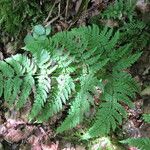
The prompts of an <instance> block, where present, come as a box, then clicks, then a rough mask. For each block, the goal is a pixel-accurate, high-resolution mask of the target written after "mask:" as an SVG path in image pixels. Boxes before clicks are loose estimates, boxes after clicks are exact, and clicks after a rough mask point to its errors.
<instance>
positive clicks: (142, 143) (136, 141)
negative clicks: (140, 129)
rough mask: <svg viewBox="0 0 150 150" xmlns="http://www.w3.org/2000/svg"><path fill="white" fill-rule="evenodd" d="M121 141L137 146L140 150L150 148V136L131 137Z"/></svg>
mask: <svg viewBox="0 0 150 150" xmlns="http://www.w3.org/2000/svg"><path fill="white" fill-rule="evenodd" d="M120 142H121V143H123V144H129V145H131V146H134V147H137V148H139V149H140V150H149V146H150V138H129V139H126V140H123V141H120Z"/></svg>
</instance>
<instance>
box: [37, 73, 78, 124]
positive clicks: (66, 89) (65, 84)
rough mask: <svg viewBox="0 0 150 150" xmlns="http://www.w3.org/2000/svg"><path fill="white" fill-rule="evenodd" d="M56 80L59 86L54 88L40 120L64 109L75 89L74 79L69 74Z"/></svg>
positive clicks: (46, 118)
mask: <svg viewBox="0 0 150 150" xmlns="http://www.w3.org/2000/svg"><path fill="white" fill-rule="evenodd" d="M56 80H57V84H58V87H57V88H56V89H55V90H54V89H53V90H52V93H51V94H52V95H51V96H50V97H49V100H48V101H47V103H46V104H45V107H44V108H43V110H42V111H41V112H42V113H41V115H40V116H39V117H38V118H37V120H38V121H39V122H41V121H44V120H48V119H49V117H52V116H53V115H54V114H56V113H57V112H59V111H60V110H62V108H63V104H66V102H67V101H68V100H69V97H70V96H71V94H72V92H73V91H75V84H74V81H73V79H72V78H71V77H70V76H69V75H68V74H66V75H60V76H59V77H58V78H57V79H56Z"/></svg>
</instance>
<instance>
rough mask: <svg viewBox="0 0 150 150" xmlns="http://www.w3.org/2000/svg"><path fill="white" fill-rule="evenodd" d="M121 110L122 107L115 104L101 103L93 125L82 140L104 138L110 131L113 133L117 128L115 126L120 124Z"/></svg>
mask: <svg viewBox="0 0 150 150" xmlns="http://www.w3.org/2000/svg"><path fill="white" fill-rule="evenodd" d="M118 106H119V107H118ZM120 107H121V109H120ZM122 110H123V109H122V106H121V105H119V104H117V103H114V104H113V103H112V102H105V103H102V104H101V105H100V108H99V110H98V112H97V115H96V121H95V123H94V125H93V126H92V127H91V128H90V129H89V131H88V132H87V133H85V134H84V135H83V137H82V138H83V139H89V138H92V137H96V136H98V135H100V136H104V135H106V134H108V133H109V132H110V131H111V129H112V130H113V131H114V130H115V129H116V127H117V124H121V123H122ZM124 112H125V111H124V110H123V114H124Z"/></svg>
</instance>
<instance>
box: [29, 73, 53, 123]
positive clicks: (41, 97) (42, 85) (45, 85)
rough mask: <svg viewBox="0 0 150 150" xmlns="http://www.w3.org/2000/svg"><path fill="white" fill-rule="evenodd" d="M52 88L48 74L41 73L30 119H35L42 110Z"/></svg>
mask: <svg viewBox="0 0 150 150" xmlns="http://www.w3.org/2000/svg"><path fill="white" fill-rule="evenodd" d="M50 88H51V80H50V78H49V77H48V76H47V75H41V76H39V77H38V84H37V86H36V91H35V92H36V93H35V100H34V104H33V106H32V110H31V113H30V116H29V118H30V120H32V119H34V118H35V117H36V116H37V115H38V113H39V112H40V111H41V109H42V107H43V106H44V103H46V100H47V98H48V93H49V91H50Z"/></svg>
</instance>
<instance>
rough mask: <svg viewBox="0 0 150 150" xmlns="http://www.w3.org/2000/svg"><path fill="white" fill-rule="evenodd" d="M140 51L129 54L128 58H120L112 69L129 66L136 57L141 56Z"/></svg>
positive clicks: (121, 68)
mask: <svg viewBox="0 0 150 150" xmlns="http://www.w3.org/2000/svg"><path fill="white" fill-rule="evenodd" d="M141 54H142V53H137V54H133V55H130V56H129V57H128V58H122V59H121V60H120V61H118V62H117V64H116V66H115V67H114V70H123V69H126V68H128V67H130V66H131V65H132V64H133V63H134V62H136V61H137V59H138V58H139V57H140V56H141Z"/></svg>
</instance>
